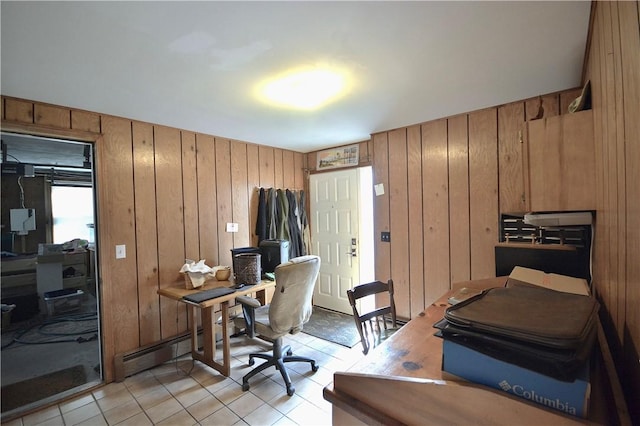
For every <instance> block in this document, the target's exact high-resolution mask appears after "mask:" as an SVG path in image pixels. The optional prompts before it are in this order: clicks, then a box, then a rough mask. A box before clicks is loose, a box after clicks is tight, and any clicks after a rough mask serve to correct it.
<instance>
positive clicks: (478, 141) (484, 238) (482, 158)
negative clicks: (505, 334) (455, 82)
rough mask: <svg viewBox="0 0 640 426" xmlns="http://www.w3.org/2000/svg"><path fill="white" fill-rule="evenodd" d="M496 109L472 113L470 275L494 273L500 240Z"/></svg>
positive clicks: (484, 276) (478, 275)
mask: <svg viewBox="0 0 640 426" xmlns="http://www.w3.org/2000/svg"><path fill="white" fill-rule="evenodd" d="M496 124H497V109H496V108H489V109H484V110H481V111H477V112H473V113H470V114H469V226H470V230H471V232H470V247H471V279H472V280H477V279H481V278H490V277H494V276H495V272H496V270H495V250H494V246H495V244H496V242H497V241H498V222H499V217H500V214H499V211H498V175H497V173H496V170H498V129H497V126H496Z"/></svg>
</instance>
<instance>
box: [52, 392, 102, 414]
mask: <svg viewBox="0 0 640 426" xmlns="http://www.w3.org/2000/svg"><path fill="white" fill-rule="evenodd" d="M92 402H95V399H94V398H93V395H91V394H89V395H83V396H81V397H78V398H74V399H72V400H70V401H67V402H63V403H61V404H60V409H59V410H58V412H59V413H60V412H62V413H68V412H69V411H72V410H75V409H76V408H79V407H82V406H83V405H87V404H89V403H92Z"/></svg>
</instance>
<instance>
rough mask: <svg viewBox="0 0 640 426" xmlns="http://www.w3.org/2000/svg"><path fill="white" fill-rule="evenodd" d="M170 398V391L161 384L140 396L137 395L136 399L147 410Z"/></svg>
mask: <svg viewBox="0 0 640 426" xmlns="http://www.w3.org/2000/svg"><path fill="white" fill-rule="evenodd" d="M171 398H172V396H171V393H169V391H168V390H166V389H165V388H164V386H161V387H159V388H156V389H155V390H153V391H151V392H147V393H145V394H142V395H141V396H139V397H137V398H136V400H137V401H138V404H140V406H141V407H142V409H143V410H148V409H150V408H151V407H155V406H156V405H158V404H160V403H162V402H164V401H167V400H169V399H171Z"/></svg>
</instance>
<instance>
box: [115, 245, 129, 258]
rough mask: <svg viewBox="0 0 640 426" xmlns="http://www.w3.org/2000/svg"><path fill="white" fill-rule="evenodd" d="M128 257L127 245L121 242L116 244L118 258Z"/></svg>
mask: <svg viewBox="0 0 640 426" xmlns="http://www.w3.org/2000/svg"><path fill="white" fill-rule="evenodd" d="M126 257H127V246H126V245H124V244H119V245H117V246H116V259H124V258H126Z"/></svg>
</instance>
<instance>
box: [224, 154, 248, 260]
mask: <svg viewBox="0 0 640 426" xmlns="http://www.w3.org/2000/svg"><path fill="white" fill-rule="evenodd" d="M230 154H231V191H232V197H231V202H232V204H231V205H232V209H231V210H232V217H233V222H235V223H237V224H238V228H239V229H238V232H235V233H233V234H232V237H233V247H247V246H250V245H251V234H253V231H254V230H252V229H251V226H250V224H251V219H250V216H249V196H250V191H249V187H248V176H247V144H246V143H243V142H236V141H231V153H230ZM240 224H242V225H240ZM229 249H231V247H229Z"/></svg>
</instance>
